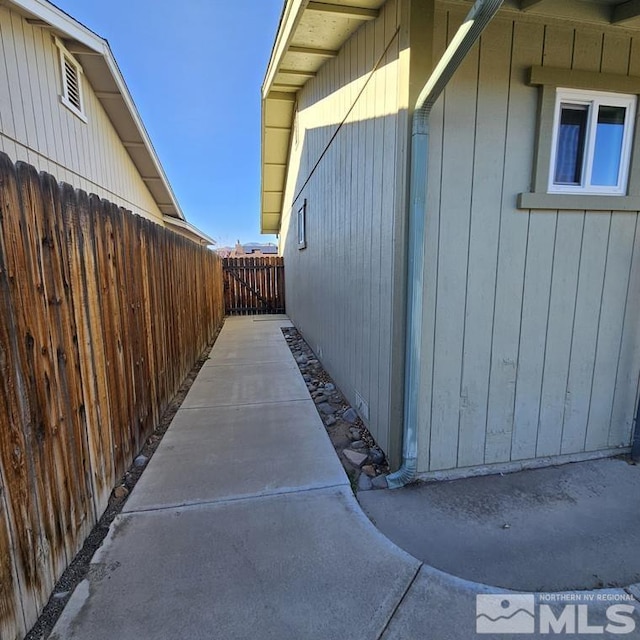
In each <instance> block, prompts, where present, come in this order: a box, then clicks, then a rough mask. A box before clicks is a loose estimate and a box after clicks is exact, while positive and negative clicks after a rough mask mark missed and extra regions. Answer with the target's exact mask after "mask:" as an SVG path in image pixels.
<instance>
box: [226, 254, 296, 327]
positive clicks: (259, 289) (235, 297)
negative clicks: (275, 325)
mask: <svg viewBox="0 0 640 640" xmlns="http://www.w3.org/2000/svg"><path fill="white" fill-rule="evenodd" d="M222 268H223V270H224V305H225V311H226V313H227V315H230V316H248V315H257V314H264V313H285V306H284V260H283V258H279V257H277V256H268V257H261V258H249V257H246V258H225V259H224V260H223V261H222Z"/></svg>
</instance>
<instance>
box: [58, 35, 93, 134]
mask: <svg viewBox="0 0 640 640" xmlns="http://www.w3.org/2000/svg"><path fill="white" fill-rule="evenodd" d="M55 43H56V46H57V47H58V49H59V51H60V73H61V80H62V95H61V96H60V102H62V104H63V105H64V106H65V107H67V109H69V111H71V112H72V113H74V114H75V115H76V116H78V118H80V119H81V120H82V121H83V122H87V118H86V116H85V114H84V103H83V99H82V67H81V66H80V65H79V64H78V63H77V62H76V59H75V58H74V57H73V55H71V53H69V51H67V49H66V47H65V46H64V44H63V43H62V42H61V41H60V40H59V39H58V38H55Z"/></svg>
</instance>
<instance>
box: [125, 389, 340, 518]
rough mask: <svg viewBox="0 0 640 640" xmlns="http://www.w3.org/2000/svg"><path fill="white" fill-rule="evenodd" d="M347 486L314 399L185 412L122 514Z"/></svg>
mask: <svg viewBox="0 0 640 640" xmlns="http://www.w3.org/2000/svg"><path fill="white" fill-rule="evenodd" d="M337 485H343V486H346V487H348V486H349V479H348V478H347V475H346V474H345V472H344V469H343V468H342V465H341V464H340V462H339V461H338V457H337V456H336V454H335V451H334V449H333V446H332V445H331V442H330V441H329V438H328V436H327V432H326V430H325V428H324V426H323V424H322V422H321V421H320V418H319V417H318V412H317V411H316V408H315V405H314V404H313V402H311V400H307V401H297V402H291V403H274V404H265V405H260V404H254V405H249V406H242V407H218V408H214V409H181V410H180V411H178V413H177V415H176V417H175V418H174V420H173V423H172V425H171V428H170V429H169V431H168V432H167V434H166V435H165V437H164V439H163V441H162V443H161V444H160V446H159V447H158V450H157V451H156V453H155V454H154V456H153V458H152V459H151V461H150V462H149V466H148V467H147V469H145V472H144V474H143V476H142V477H141V479H140V481H139V482H138V484H137V485H136V487H135V489H134V491H133V493H132V494H131V496H130V498H129V500H128V501H127V504H126V505H125V508H124V511H125V512H131V511H138V510H146V509H158V508H162V507H167V506H180V505H186V504H197V503H203V502H212V501H215V500H220V499H232V498H240V497H247V496H260V495H269V494H274V493H283V492H289V491H301V490H303V491H306V490H309V489H313V488H321V487H332V486H337Z"/></svg>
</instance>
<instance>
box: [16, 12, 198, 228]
mask: <svg viewBox="0 0 640 640" xmlns="http://www.w3.org/2000/svg"><path fill="white" fill-rule="evenodd" d="M6 3H7V4H8V5H11V6H12V7H14V8H16V9H17V10H18V11H19V12H20V13H22V14H26V15H29V16H31V17H32V18H36V19H37V20H40V21H42V22H43V23H45V25H48V26H49V28H50V29H52V30H53V31H54V32H55V34H56V35H58V36H59V37H61V38H63V39H64V40H68V41H73V42H75V43H79V44H80V45H81V46H84V47H86V48H87V49H89V52H85V53H84V54H83V53H82V49H81V48H80V50H79V51H73V50H72V53H74V55H76V56H77V57H78V58H81V57H82V55H88V54H93V55H95V54H96V53H97V54H99V55H100V57H101V58H102V60H103V61H104V65H100V69H99V71H98V72H95V71H93V70H92V69H91V68H84V71H85V76H86V77H87V79H88V80H89V83H90V84H91V85H92V86H95V85H96V84H97V83H96V82H93V81H92V80H93V79H94V78H93V76H94V75H96V73H104V72H107V73H109V75H110V77H111V79H112V80H113V82H114V83H115V86H116V88H117V90H116V91H110V92H99V91H96V92H95V93H96V96H97V98H98V100H99V102H100V104H101V105H102V107H103V108H104V110H105V112H106V113H107V116H108V117H109V119H110V120H111V122H112V124H113V126H114V128H115V130H116V132H117V133H118V136H119V137H120V140H121V142H122V143H123V145H124V146H125V148H126V149H127V152H128V153H129V155H130V156H131V160H132V161H133V163H134V165H135V166H136V169H137V170H138V172H139V173H140V176H141V178H142V179H143V181H144V182H145V183H146V184H147V188H148V189H149V192H150V193H151V196H152V197H153V199H154V201H155V202H156V206H157V207H158V209H159V210H160V211H161V212H162V214H163V215H166V216H171V217H173V218H178V219H180V220H185V216H184V213H183V212H182V209H181V208H180V205H179V203H178V200H177V198H176V197H175V194H174V193H173V190H172V188H171V185H170V183H169V180H168V178H167V176H166V174H165V172H164V170H163V168H162V165H161V163H160V159H159V158H158V155H157V153H156V151H155V149H154V148H153V145H152V143H151V139H150V138H149V134H148V133H147V131H146V129H145V126H144V124H143V122H142V119H141V118H140V114H139V113H138V110H137V108H136V106H135V103H134V101H133V98H132V97H131V94H130V92H129V89H128V88H127V85H126V82H125V80H124V78H123V76H122V74H121V73H120V69H119V68H118V64H117V62H116V60H115V58H114V56H113V53H112V52H111V48H110V47H109V43H108V42H107V41H106V40H105V39H104V38H101V37H100V36H98V35H97V34H95V33H94V32H93V31H91V30H90V29H88V28H87V27H85V26H84V25H83V24H81V23H80V22H78V21H77V20H75V19H74V18H72V17H71V16H69V15H68V14H66V13H65V12H64V11H62V10H61V9H59V8H58V7H56V6H55V5H53V4H51V3H50V2H48V1H46V0H6ZM45 25H43V26H45ZM79 61H80V64H82V60H79ZM83 67H84V65H83ZM114 106H115V107H116V109H117V110H118V111H119V112H120V113H121V116H122V114H127V115H128V118H127V119H128V122H121V121H120V120H119V119H116V118H114V117H113V115H112V114H113V112H114ZM131 126H132V127H133V129H134V130H135V131H136V133H137V138H138V139H136V140H130V139H127V138H128V137H129V136H124V135H123V131H124V130H125V129H130V128H131ZM134 148H135V149H136V150H137V151H138V153H132V149H134ZM144 164H146V165H148V166H151V167H153V170H152V171H149V170H148V169H147V170H146V171H145V170H144V168H143V166H142V165H144Z"/></svg>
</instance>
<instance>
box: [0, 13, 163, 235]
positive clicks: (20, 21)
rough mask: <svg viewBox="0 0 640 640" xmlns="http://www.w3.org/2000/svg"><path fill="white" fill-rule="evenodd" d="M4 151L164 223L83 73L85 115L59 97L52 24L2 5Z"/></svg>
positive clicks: (0, 126) (0, 128)
mask: <svg viewBox="0 0 640 640" xmlns="http://www.w3.org/2000/svg"><path fill="white" fill-rule="evenodd" d="M0 54H2V58H3V61H2V64H0V151H4V152H5V153H7V154H8V155H9V156H10V157H11V158H12V159H13V160H14V161H18V160H20V161H24V162H28V163H30V164H33V165H35V166H37V167H38V168H39V169H40V170H43V171H47V172H48V173H51V174H53V175H55V177H56V178H57V179H58V180H60V181H66V182H69V183H71V184H73V185H75V186H76V187H77V188H81V189H83V190H85V191H90V192H93V193H97V194H98V195H99V196H100V197H103V198H106V199H108V200H110V201H111V202H114V203H115V204H117V205H118V206H123V207H125V208H127V209H134V210H135V211H137V212H139V213H140V215H143V216H145V217H147V218H151V219H153V220H155V221H156V222H158V223H160V224H162V212H161V211H160V210H159V209H158V206H157V205H156V203H155V201H154V199H153V197H152V196H151V194H150V192H149V190H148V189H147V187H146V185H145V183H144V182H143V180H142V178H141V177H140V174H139V172H138V170H137V169H136V167H135V165H134V164H133V161H132V160H131V158H130V156H129V154H128V153H127V150H126V149H125V147H124V146H123V144H122V141H121V140H120V138H119V136H118V134H117V133H116V130H115V129H114V127H113V125H112V124H111V121H110V119H109V117H108V116H107V114H106V112H105V111H104V109H103V107H102V105H101V104H100V102H99V100H98V98H97V96H96V94H95V93H94V91H93V89H92V87H91V86H90V85H89V83H88V81H87V79H86V77H84V76H83V78H82V85H83V99H84V107H85V114H86V116H87V120H88V121H87V122H86V123H84V122H82V121H81V120H80V119H79V118H78V117H76V116H75V115H74V114H73V113H72V112H71V111H70V110H69V109H67V108H66V107H65V106H64V105H63V104H61V102H60V99H59V96H60V92H61V87H60V69H59V53H58V49H57V47H56V45H55V43H54V41H53V38H52V35H51V32H50V31H49V30H48V29H43V28H42V27H39V26H36V25H31V24H29V23H28V22H27V21H26V20H25V19H24V18H23V17H22V16H20V15H18V14H17V13H16V12H14V11H11V10H10V9H8V8H7V7H3V6H0Z"/></svg>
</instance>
